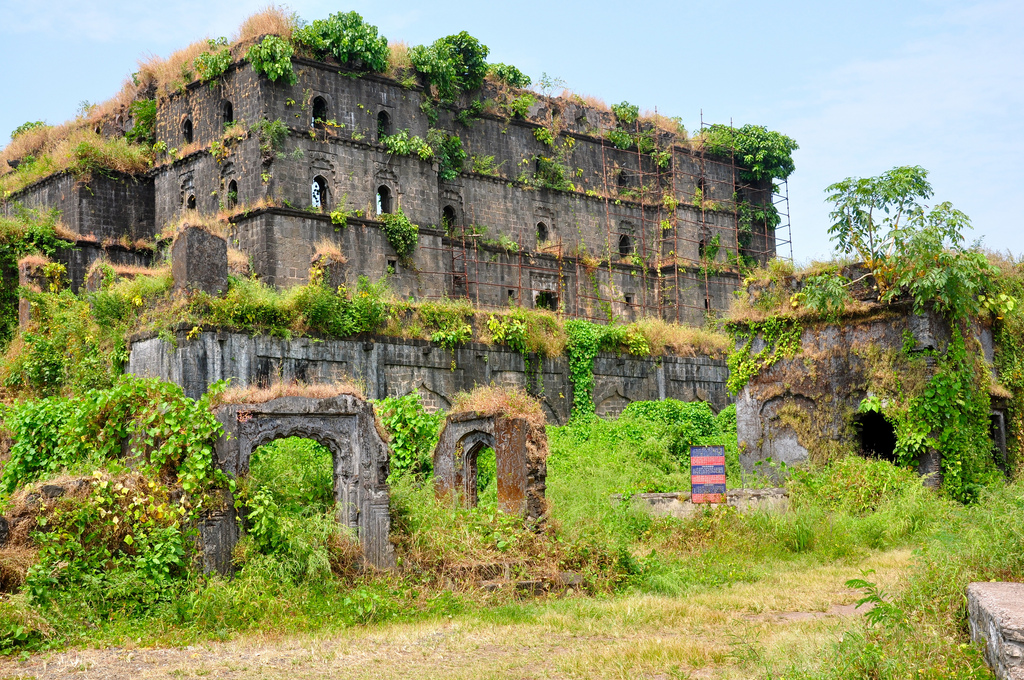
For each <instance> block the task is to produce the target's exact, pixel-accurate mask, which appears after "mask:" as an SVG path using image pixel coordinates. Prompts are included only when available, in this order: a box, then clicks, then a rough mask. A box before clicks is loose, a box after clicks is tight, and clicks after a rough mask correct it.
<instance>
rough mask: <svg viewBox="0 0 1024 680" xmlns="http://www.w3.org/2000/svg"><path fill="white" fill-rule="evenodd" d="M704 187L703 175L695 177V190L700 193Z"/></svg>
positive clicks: (705, 184) (705, 183) (705, 185)
mask: <svg viewBox="0 0 1024 680" xmlns="http://www.w3.org/2000/svg"><path fill="white" fill-rule="evenodd" d="M706 187H707V181H706V180H705V179H704V178H703V177H699V178H697V191H699V192H700V193H701V194H703V193H704V191H705V190H706Z"/></svg>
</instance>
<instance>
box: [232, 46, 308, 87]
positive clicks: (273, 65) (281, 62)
mask: <svg viewBox="0 0 1024 680" xmlns="http://www.w3.org/2000/svg"><path fill="white" fill-rule="evenodd" d="M294 53H295V48H293V47H292V46H291V43H289V42H288V41H286V40H284V39H283V38H279V37H278V36H276V35H268V36H266V37H265V38H263V41H262V42H260V43H259V44H257V45H253V46H252V47H250V48H249V51H248V52H246V54H245V59H246V61H248V62H249V63H250V64H252V68H253V70H254V71H256V73H262V74H263V75H265V76H266V77H267V78H268V79H270V81H271V82H275V83H276V82H277V80H278V79H279V78H280V79H281V80H283V81H284V82H286V83H288V84H289V85H294V84H295V83H296V82H297V81H298V76H296V75H295V70H294V69H293V68H292V55H293V54H294Z"/></svg>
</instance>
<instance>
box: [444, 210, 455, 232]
mask: <svg viewBox="0 0 1024 680" xmlns="http://www.w3.org/2000/svg"><path fill="white" fill-rule="evenodd" d="M457 221H458V218H457V217H456V215H455V208H453V207H451V206H450V205H446V206H445V207H444V209H443V210H442V211H441V227H442V228H443V229H444V230H445V231H451V229H452V227H454V226H455V224H456V222H457Z"/></svg>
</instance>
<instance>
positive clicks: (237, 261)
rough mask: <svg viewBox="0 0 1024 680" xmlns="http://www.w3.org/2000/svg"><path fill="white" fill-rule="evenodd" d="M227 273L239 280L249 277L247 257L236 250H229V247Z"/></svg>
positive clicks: (229, 248)
mask: <svg viewBox="0 0 1024 680" xmlns="http://www.w3.org/2000/svg"><path fill="white" fill-rule="evenodd" d="M228 271H229V272H231V273H232V274H234V275H235V276H239V277H241V278H246V277H247V276H249V271H250V270H249V256H248V255H246V254H245V253H243V252H242V251H241V250H239V249H238V248H231V247H230V246H229V247H228Z"/></svg>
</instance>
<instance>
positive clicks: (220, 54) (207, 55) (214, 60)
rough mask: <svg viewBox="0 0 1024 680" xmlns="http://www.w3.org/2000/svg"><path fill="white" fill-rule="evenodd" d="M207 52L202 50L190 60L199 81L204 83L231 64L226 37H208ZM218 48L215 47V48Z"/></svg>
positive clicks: (217, 76) (221, 72) (216, 76)
mask: <svg viewBox="0 0 1024 680" xmlns="http://www.w3.org/2000/svg"><path fill="white" fill-rule="evenodd" d="M207 43H208V44H209V47H210V50H211V51H209V52H203V53H202V54H200V55H199V56H198V57H196V58H195V59H194V60H193V61H192V66H193V68H194V69H195V71H196V76H197V77H198V78H199V82H202V83H206V82H209V81H212V80H214V79H215V78H219V77H220V76H222V75H223V74H224V72H225V71H227V70H228V66H230V65H231V49H230V48H229V47H228V41H227V38H218V39H216V40H214V39H212V38H211V39H210V40H208V41H207ZM218 47H219V48H220V49H217V48H218Z"/></svg>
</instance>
